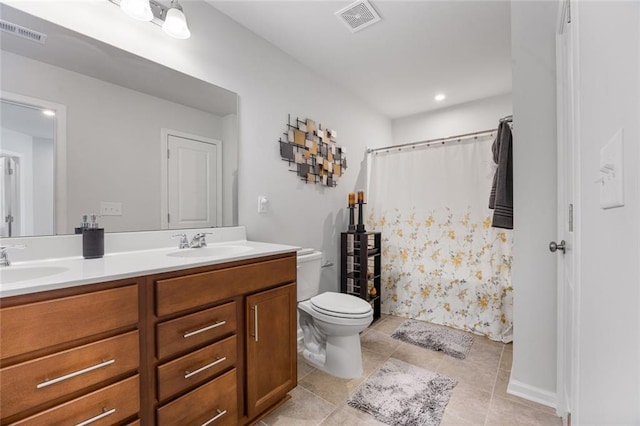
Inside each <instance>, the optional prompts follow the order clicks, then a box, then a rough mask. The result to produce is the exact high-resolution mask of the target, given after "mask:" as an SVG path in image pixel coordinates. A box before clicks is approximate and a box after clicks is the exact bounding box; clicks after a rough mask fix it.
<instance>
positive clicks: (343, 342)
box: [302, 334, 363, 379]
mask: <svg viewBox="0 0 640 426" xmlns="http://www.w3.org/2000/svg"><path fill="white" fill-rule="evenodd" d="M354 354H358V356H354ZM302 356H303V357H304V359H305V360H307V362H309V364H311V365H312V366H314V367H315V368H317V369H318V370H320V371H324V372H325V373H327V374H331V375H332V376H336V377H339V378H341V379H354V378H356V377H360V376H362V372H363V368H362V351H361V349H360V335H359V334H355V335H351V336H327V343H326V349H325V350H324V351H322V352H320V353H318V352H313V351H310V350H309V349H307V348H305V349H303V351H302Z"/></svg>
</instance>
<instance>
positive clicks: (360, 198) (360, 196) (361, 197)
mask: <svg viewBox="0 0 640 426" xmlns="http://www.w3.org/2000/svg"><path fill="white" fill-rule="evenodd" d="M358 203H362V204H364V191H358Z"/></svg>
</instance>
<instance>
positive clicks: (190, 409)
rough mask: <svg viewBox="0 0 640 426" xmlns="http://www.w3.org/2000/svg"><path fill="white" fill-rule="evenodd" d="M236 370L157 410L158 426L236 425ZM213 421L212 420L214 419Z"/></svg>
mask: <svg viewBox="0 0 640 426" xmlns="http://www.w3.org/2000/svg"><path fill="white" fill-rule="evenodd" d="M237 398H238V394H237V391H236V370H235V369H233V370H231V371H229V372H228V373H226V374H224V375H222V376H220V377H218V378H217V379H215V380H212V381H210V382H208V383H206V384H204V385H202V386H200V387H199V388H197V389H195V390H193V391H191V392H189V393H188V394H186V395H184V396H182V397H180V398H178V399H176V400H175V401H173V402H170V403H169V404H167V405H165V406H164V407H162V408H160V409H158V426H165V425H166V426H175V425H192V424H197V425H201V424H205V423H207V422H210V423H208V424H209V425H211V426H220V425H236V424H237V423H238V407H237V406H238V402H237ZM216 417H217V419H216V420H214V421H211V420H213V419H214V418H216Z"/></svg>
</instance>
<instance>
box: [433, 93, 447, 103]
mask: <svg viewBox="0 0 640 426" xmlns="http://www.w3.org/2000/svg"><path fill="white" fill-rule="evenodd" d="M445 98H446V96H445V95H444V93H439V94H437V95H436V96H435V97H434V98H433V99H435V100H436V101H438V102H440V101H444V99H445Z"/></svg>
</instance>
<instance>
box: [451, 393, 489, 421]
mask: <svg viewBox="0 0 640 426" xmlns="http://www.w3.org/2000/svg"><path fill="white" fill-rule="evenodd" d="M490 404H491V392H488V391H482V390H479V389H477V388H475V387H473V386H470V385H467V384H466V383H458V385H457V386H456V387H455V388H454V389H453V394H452V395H451V399H450V400H449V404H448V405H447V408H446V410H445V413H446V414H450V415H452V416H453V417H455V418H458V419H461V420H464V421H465V422H466V423H465V424H473V425H480V426H482V425H484V420H485V418H486V417H487V413H488V412H489V405H490Z"/></svg>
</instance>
